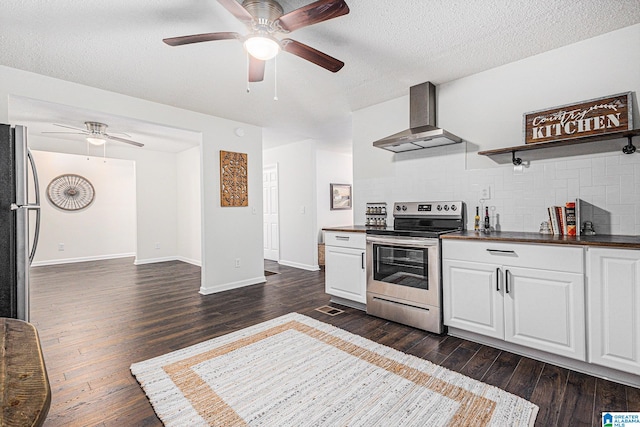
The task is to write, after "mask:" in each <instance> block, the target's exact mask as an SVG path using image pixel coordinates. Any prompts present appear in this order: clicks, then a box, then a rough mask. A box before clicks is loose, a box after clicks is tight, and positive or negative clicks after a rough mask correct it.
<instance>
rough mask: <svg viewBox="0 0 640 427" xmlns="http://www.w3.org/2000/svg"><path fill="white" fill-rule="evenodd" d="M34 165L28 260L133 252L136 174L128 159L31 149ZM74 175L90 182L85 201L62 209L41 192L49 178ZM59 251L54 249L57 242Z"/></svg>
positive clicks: (104, 256) (38, 262)
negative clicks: (36, 203)
mask: <svg viewBox="0 0 640 427" xmlns="http://www.w3.org/2000/svg"><path fill="white" fill-rule="evenodd" d="M32 153H33V157H34V160H35V163H36V166H37V168H38V177H39V182H40V197H41V199H40V200H41V202H40V206H41V227H40V239H39V244H38V249H37V251H36V255H35V258H34V263H33V264H34V265H48V264H60V263H67V262H78V261H88V260H96V259H107V258H119V257H125V256H133V255H135V251H136V177H135V163H134V162H132V161H130V160H118V159H109V160H108V161H107V162H105V161H103V159H102V158H97V157H87V156H78V155H70V154H61V153H51V152H45V151H32ZM65 174H76V175H80V176H82V177H84V178H86V179H87V180H88V181H89V182H90V183H91V184H92V185H93V187H94V191H95V198H94V201H93V203H92V204H91V205H89V206H88V207H86V208H84V209H82V210H78V211H65V210H63V209H60V208H58V207H56V206H55V205H53V204H52V203H51V201H50V200H49V199H48V197H47V196H46V193H47V186H48V185H49V183H50V182H51V181H52V180H53V179H55V178H56V177H58V176H60V175H65ZM60 244H62V245H63V249H64V250H62V251H61V250H59V245H60Z"/></svg>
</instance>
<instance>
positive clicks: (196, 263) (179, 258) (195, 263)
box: [176, 256, 202, 267]
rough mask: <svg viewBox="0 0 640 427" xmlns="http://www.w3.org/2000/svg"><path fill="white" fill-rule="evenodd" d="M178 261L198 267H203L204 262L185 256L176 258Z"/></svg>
mask: <svg viewBox="0 0 640 427" xmlns="http://www.w3.org/2000/svg"><path fill="white" fill-rule="evenodd" d="M176 260H178V261H182V262H186V263H187V264H191V265H195V266H198V267H202V262H201V261H199V260H197V259H191V258H186V257H183V256H178V257H176Z"/></svg>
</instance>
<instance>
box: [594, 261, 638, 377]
mask: <svg viewBox="0 0 640 427" xmlns="http://www.w3.org/2000/svg"><path fill="white" fill-rule="evenodd" d="M587 259H588V267H589V270H588V278H589V282H588V283H589V290H588V295H589V361H590V362H591V363H596V364H598V365H603V366H608V367H610V368H615V369H619V370H621V371H625V372H630V373H633V374H636V375H640V251H637V250H623V249H589V250H588V252H587Z"/></svg>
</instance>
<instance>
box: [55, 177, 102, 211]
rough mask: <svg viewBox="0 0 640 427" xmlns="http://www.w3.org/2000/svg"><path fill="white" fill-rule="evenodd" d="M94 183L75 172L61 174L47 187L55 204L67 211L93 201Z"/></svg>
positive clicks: (78, 208)
mask: <svg viewBox="0 0 640 427" xmlns="http://www.w3.org/2000/svg"><path fill="white" fill-rule="evenodd" d="M94 197H95V191H94V189H93V185H91V183H90V182H89V181H88V180H87V179H86V178H84V177H82V176H80V175H74V174H65V175H60V176H59V177H56V178H54V179H52V180H51V182H50V183H49V186H48V187H47V198H48V199H49V200H50V201H51V203H53V204H54V206H56V207H58V208H60V209H64V210H65V211H77V210H80V209H84V208H86V207H87V206H89V205H90V204H91V203H92V202H93V198H94Z"/></svg>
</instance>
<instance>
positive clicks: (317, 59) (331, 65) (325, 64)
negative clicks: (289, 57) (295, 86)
mask: <svg viewBox="0 0 640 427" xmlns="http://www.w3.org/2000/svg"><path fill="white" fill-rule="evenodd" d="M282 49H283V50H285V51H287V52H289V53H292V54H294V55H296V56H299V57H300V58H302V59H306V60H307V61H310V62H313V63H314V64H316V65H319V66H321V67H322V68H326V69H327V70H329V71H331V72H333V73H336V72H338V71H340V69H341V68H342V67H344V62H342V61H340V60H339V59H336V58H334V57H332V56H329V55H327V54H326V53H322V52H320V51H319V50H316V49H314V48H312V47H311V46H307V45H306V44H302V43H300V42H297V41H295V40H292V39H284V40H282Z"/></svg>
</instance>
